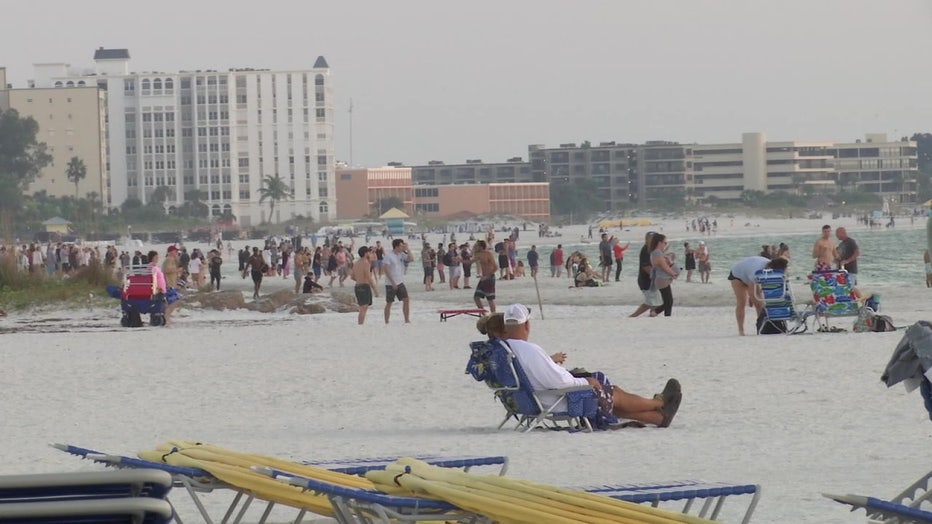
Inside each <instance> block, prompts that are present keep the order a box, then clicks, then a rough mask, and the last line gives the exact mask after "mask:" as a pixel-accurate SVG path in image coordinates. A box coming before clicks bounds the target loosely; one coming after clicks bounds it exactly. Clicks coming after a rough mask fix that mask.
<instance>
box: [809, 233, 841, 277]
mask: <svg viewBox="0 0 932 524" xmlns="http://www.w3.org/2000/svg"><path fill="white" fill-rule="evenodd" d="M812 258H814V259H815V261H816V262H815V270H816V271H830V270H831V269H832V265H833V264H834V262H835V260H836V259H838V252H837V250H836V249H835V242H833V241H832V226H830V225H828V224H825V225H824V226H822V236H821V237H819V239H818V240H816V242H815V245H814V246H812Z"/></svg>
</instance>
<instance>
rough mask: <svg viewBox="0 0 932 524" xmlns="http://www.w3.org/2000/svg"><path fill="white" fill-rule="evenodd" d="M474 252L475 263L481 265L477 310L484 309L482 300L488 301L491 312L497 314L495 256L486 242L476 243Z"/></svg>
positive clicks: (475, 294) (477, 287)
mask: <svg viewBox="0 0 932 524" xmlns="http://www.w3.org/2000/svg"><path fill="white" fill-rule="evenodd" d="M474 251H475V256H474V257H473V263H475V264H478V265H479V282H478V283H477V284H476V292H475V293H473V299H474V300H475V301H476V307H477V308H482V299H483V298H484V299H486V300H487V301H488V302H489V311H490V312H492V313H495V272H496V271H498V264H496V263H495V255H493V254H492V252H491V251H489V249H488V247H487V246H486V243H485V241H484V240H477V241H476V249H475V250H474Z"/></svg>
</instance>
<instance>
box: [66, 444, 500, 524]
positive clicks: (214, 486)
mask: <svg viewBox="0 0 932 524" xmlns="http://www.w3.org/2000/svg"><path fill="white" fill-rule="evenodd" d="M52 447H54V448H56V449H59V450H61V451H64V452H66V453H70V454H72V455H76V456H78V457H81V458H85V459H88V460H92V461H94V462H97V463H100V464H103V465H105V466H111V467H116V468H154V469H159V470H162V471H164V472H166V473H168V474H170V475H171V480H172V481H173V484H174V485H175V486H177V487H181V488H184V490H185V492H187V493H188V495H189V496H190V497H191V500H192V501H193V502H194V505H195V506H196V507H197V510H198V512H199V513H200V516H201V518H202V519H203V521H204V522H206V523H208V524H210V523H212V522H214V521H215V520H214V519H213V518H212V517H211V515H210V513H209V512H208V511H207V507H206V506H205V504H204V501H202V500H201V496H200V494H202V493H211V492H214V491H232V492H234V493H235V496H234V497H233V500H232V501H231V502H230V504H229V506H228V507H227V509H226V511H225V513H224V515H223V517H222V518H221V519H219V521H220V522H232V523H234V524H235V523H238V522H241V521H242V519H243V518H244V517H245V516H246V512H247V511H248V509H249V507H250V506H251V504H252V503H253V502H254V501H256V500H261V499H257V498H256V497H255V496H254V495H253V494H251V493H248V492H246V491H244V490H241V489H239V488H237V487H236V486H233V485H231V484H229V483H226V482H224V481H222V480H220V479H218V478H217V477H215V476H214V475H212V474H211V473H210V472H208V471H205V470H203V469H199V468H188V467H182V466H175V465H172V464H166V463H164V462H154V461H150V460H144V459H140V458H136V457H129V456H124V455H109V454H106V453H101V452H99V451H95V450H93V449H88V448H82V447H78V446H72V445H68V444H52ZM421 459H422V460H424V461H425V462H427V463H429V464H431V465H435V466H439V467H448V468H462V469H465V470H469V469H470V468H474V467H480V466H490V467H497V468H498V473H499V474H501V475H503V474H504V473H505V470H506V469H507V467H508V459H507V458H506V457H504V456H463V457H442V456H427V457H421ZM395 460H396V458H373V459H361V460H346V461H320V462H317V463H313V462H305V464H308V465H315V466H317V467H320V468H325V469H330V466H332V467H333V469H332V470H333V471H338V472H342V473H346V474H350V475H363V474H365V472H367V471H371V470H376V469H384V468H385V467H386V466H387V465H388V464H391V463H393V462H394V461H395ZM274 505H275V503H274V502H268V503H267V504H266V507H265V508H264V511H263V514H262V517H261V518H260V520H259V523H260V524H262V523H264V522H266V521H267V520H268V518H269V515H270V513H271V511H272V508H273V507H274ZM305 513H306V512H305V510H303V509H301V510H300V511H299V513H298V515H297V517H296V518H295V520H294V522H295V523H299V522H301V520H302V519H303V518H304V515H305ZM175 518H176V521H177V522H179V523H182V521H181V519H180V518H179V517H178V516H177V514H176V516H175ZM182 524H183V523H182Z"/></svg>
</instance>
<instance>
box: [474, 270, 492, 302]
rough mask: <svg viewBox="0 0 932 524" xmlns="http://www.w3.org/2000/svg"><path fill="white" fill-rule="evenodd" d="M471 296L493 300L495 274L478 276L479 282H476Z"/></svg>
mask: <svg viewBox="0 0 932 524" xmlns="http://www.w3.org/2000/svg"><path fill="white" fill-rule="evenodd" d="M473 296H474V297H476V298H485V299H488V300H495V275H489V276H488V277H482V278H480V279H479V283H478V284H476V292H475V293H473Z"/></svg>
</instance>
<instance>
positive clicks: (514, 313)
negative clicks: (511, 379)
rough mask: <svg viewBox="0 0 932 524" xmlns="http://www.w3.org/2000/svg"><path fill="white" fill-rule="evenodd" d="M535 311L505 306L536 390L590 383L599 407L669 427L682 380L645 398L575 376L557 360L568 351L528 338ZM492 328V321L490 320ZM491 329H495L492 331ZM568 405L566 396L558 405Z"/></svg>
mask: <svg viewBox="0 0 932 524" xmlns="http://www.w3.org/2000/svg"><path fill="white" fill-rule="evenodd" d="M530 316H531V312H530V310H529V309H528V308H527V307H526V306H524V305H522V304H512V305H510V306H508V309H507V310H505V314H504V316H503V319H504V323H505V333H504V334H505V339H506V342H508V345H509V346H510V347H511V350H512V351H513V352H514V354H515V356H516V357H517V359H518V362H520V363H521V366H522V367H523V368H524V372H525V373H526V374H527V377H528V380H529V381H530V383H531V387H532V388H533V389H534V390H544V389H559V388H566V387H572V386H585V385H589V386H591V387H592V389H594V390H595V391H596V393H597V394H598V395H599V397H600V399H599V409H600V410H605V411H606V412H603V414H605V415H607V414H608V413H607V412H610V413H611V414H613V415H615V416H616V417H619V418H625V419H631V420H636V421H638V422H643V423H645V424H653V425H655V426H658V427H662V428H665V427H668V426H669V425H670V423H671V422H672V421H673V417H674V416H676V412H677V410H678V409H679V407H680V401H681V400H682V392H681V390H680V383H679V382H678V381H677V380H676V379H672V378H671V379H670V380H669V381H667V385H666V387H664V390H663V393H661V394H658V395H655V396H654V398H644V397H641V396H638V395H634V394H632V393H628V392H626V391H624V390H622V389H621V388H619V387H618V386H611V385H608V386H604V387H603V384H602V383H601V382H599V380H598V379H596V378H595V377H574V376H573V375H572V374H571V373H570V372H569V371H567V370H566V369H565V368H564V367H562V366H560V365H559V364H557V362H555V361H561V362H562V360H564V359H565V358H566V354H564V353H556V354H554V355H548V354H547V353H546V352H545V351H544V350H543V348H541V347H540V346H538V345H537V344H534V343H532V342H529V341H528V337H529V336H530V333H531V322H530ZM486 329H487V330H488V329H489V328H488V324H486ZM490 333H491V332H490ZM540 396H541V401H542V402H545V403H552V402H554V401H556V400H557V398H558V395H555V394H547V393H541V395H540ZM555 409H556V410H557V411H560V410H565V409H566V401H565V400H563V401H561V402H560V404H558V405H557V406H556V408H555Z"/></svg>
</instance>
